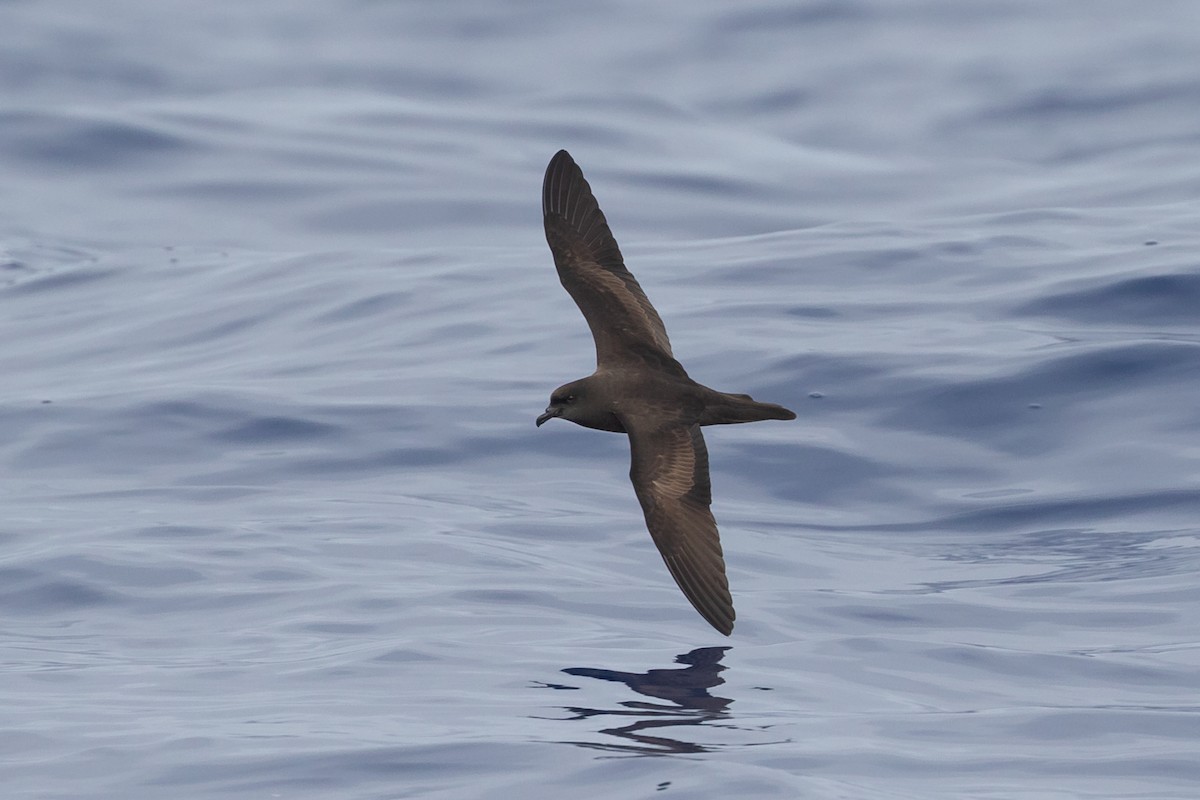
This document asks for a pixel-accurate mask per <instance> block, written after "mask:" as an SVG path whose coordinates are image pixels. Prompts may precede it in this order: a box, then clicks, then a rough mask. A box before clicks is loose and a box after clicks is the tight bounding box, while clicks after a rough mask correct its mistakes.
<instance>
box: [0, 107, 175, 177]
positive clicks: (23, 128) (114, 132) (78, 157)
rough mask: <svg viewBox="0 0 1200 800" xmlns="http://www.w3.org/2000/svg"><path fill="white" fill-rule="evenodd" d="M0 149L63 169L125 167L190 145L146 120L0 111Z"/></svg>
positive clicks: (47, 165) (18, 156)
mask: <svg viewBox="0 0 1200 800" xmlns="http://www.w3.org/2000/svg"><path fill="white" fill-rule="evenodd" d="M0 130H3V131H4V134H3V135H2V136H0V151H3V150H8V151H9V152H10V154H11V155H13V156H15V157H16V158H17V159H18V160H20V161H29V162H40V164H41V165H42V166H45V167H51V168H53V169H55V170H58V171H62V170H68V169H113V168H124V169H127V168H129V167H130V166H132V165H133V164H137V163H145V162H149V161H150V160H152V159H153V158H155V157H157V156H160V155H163V154H166V153H171V152H176V151H180V150H184V149H187V148H189V147H191V146H192V145H191V144H190V143H188V142H187V141H185V140H184V139H182V138H180V137H179V136H176V135H174V134H170V133H166V132H164V131H162V130H158V129H156V128H155V127H153V126H151V125H149V124H147V123H145V122H131V121H126V120H114V119H108V120H100V119H85V118H72V117H65V116H57V115H49V114H40V113H31V112H8V113H0Z"/></svg>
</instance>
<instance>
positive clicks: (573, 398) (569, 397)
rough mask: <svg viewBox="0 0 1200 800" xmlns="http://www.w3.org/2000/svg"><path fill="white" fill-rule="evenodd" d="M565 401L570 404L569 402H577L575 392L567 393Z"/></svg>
mask: <svg viewBox="0 0 1200 800" xmlns="http://www.w3.org/2000/svg"><path fill="white" fill-rule="evenodd" d="M563 402H564V403H568V404H569V403H574V402H575V395H573V394H569V395H567V396H566V397H565V398H564V399H563Z"/></svg>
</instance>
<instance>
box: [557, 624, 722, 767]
mask: <svg viewBox="0 0 1200 800" xmlns="http://www.w3.org/2000/svg"><path fill="white" fill-rule="evenodd" d="M728 649H730V648H728V647H701V648H698V649H696V650H693V651H691V652H690V653H684V654H683V655H681V656H676V658H675V661H676V663H679V664H686V665H687V666H685V667H681V668H675V669H652V670H648V671H647V672H618V671H616V670H611V669H598V668H593V667H572V668H570V669H564V670H563V672H565V673H566V674H568V675H575V676H578V677H583V678H596V679H598V680H602V681H618V682H620V683H623V684H625V685H626V686H628V687H629V688H630V689H632V690H633V691H635V692H637V693H638V694H640V695H645V696H646V697H651V698H655V699H656V700H662V701H666V702H646V701H643V700H626V701H624V702H622V703H620V706H621V707H620V708H610V709H598V708H579V707H574V706H568V707H567V708H566V709H565V710H567V711H569V712H571V713H572V714H573V715H574V716H571V717H568V719H571V720H580V719H591V718H592V717H632V718H634V721H633V722H630V723H629V724H628V725H621V726H620V727H614V728H602V729H601V730H600V733H603V734H606V735H608V736H614V737H617V738H618V739H623V740H625V741H624V742H621V743H617V742H613V743H598V742H581V741H571V742H567V743H569V744H577V745H580V746H581V747H593V748H597V749H601V750H613V751H618V752H627V753H633V754H641V755H669V754H680V753H704V752H707V751H708V749H709V748H707V747H705V746H704V745H700V744H694V743H692V742H684V741H680V740H679V739H674V738H671V737H669V736H666V735H664V734H665V733H668V732H670V731H669V730H668V729H671V728H675V727H677V726H684V725H689V726H690V725H704V724H706V723H711V722H713V721H714V720H720V719H724V718H725V717H726V716H727V713H726V709H727V708H728V707H729V705H730V704H731V703H732V702H733V701H732V700H730V699H729V698H725V697H717V696H715V695H712V694H710V693H709V690H710V689H712V688H714V687H717V686H720V685H721V684H723V683H724V682H725V680H724V679H723V678H721V676H720V673H721V672H722V671H723V670H724V669H725V667H724V666H722V664H721V659H722V658H723V657H724V655H725V651H726V650H728ZM561 688H567V687H561Z"/></svg>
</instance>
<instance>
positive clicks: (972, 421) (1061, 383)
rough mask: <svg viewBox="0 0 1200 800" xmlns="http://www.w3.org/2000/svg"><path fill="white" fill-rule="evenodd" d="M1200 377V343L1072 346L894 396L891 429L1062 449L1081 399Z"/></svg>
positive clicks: (887, 418)
mask: <svg viewBox="0 0 1200 800" xmlns="http://www.w3.org/2000/svg"><path fill="white" fill-rule="evenodd" d="M1198 376H1200V347H1196V346H1194V345H1189V344H1183V343H1176V342H1148V343H1139V344H1121V345H1116V346H1107V347H1093V348H1091V349H1089V350H1087V351H1085V352H1073V351H1068V352H1064V353H1062V354H1057V355H1053V356H1050V357H1047V358H1045V359H1043V360H1040V361H1038V362H1036V363H1033V364H1031V365H1028V366H1026V367H1025V368H1023V369H1021V370H1020V371H1018V372H1016V373H1014V374H1011V375H1007V376H1003V377H993V378H981V379H974V380H961V379H960V380H953V379H950V380H947V381H943V382H938V383H934V384H931V385H929V386H927V387H926V388H923V389H920V390H918V391H916V392H911V391H910V392H906V393H904V395H901V396H900V397H898V398H897V402H896V405H897V408H896V409H895V410H893V411H889V412H887V413H885V414H884V415H883V417H882V422H883V423H884V424H886V425H888V426H894V427H899V428H905V429H913V430H922V431H928V432H932V433H939V434H942V435H952V436H955V437H961V438H964V439H968V440H972V441H981V442H987V443H989V444H990V445H991V446H993V447H997V448H999V449H1003V450H1008V451H1011V452H1014V453H1037V452H1044V451H1046V450H1050V449H1053V448H1054V447H1056V446H1059V445H1060V444H1061V443H1062V441H1063V439H1064V438H1065V437H1067V436H1069V435H1070V426H1071V425H1073V424H1078V422H1079V419H1080V414H1079V412H1080V408H1081V404H1084V403H1086V402H1088V401H1091V400H1095V399H1099V398H1111V397H1114V396H1120V395H1127V394H1130V393H1134V392H1138V391H1150V390H1151V389H1153V388H1154V387H1158V388H1157V389H1155V391H1158V392H1161V391H1163V390H1165V389H1166V387H1169V386H1174V385H1176V384H1191V383H1192V382H1194V381H1195V380H1196V378H1197V377H1198Z"/></svg>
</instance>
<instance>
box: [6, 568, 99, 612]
mask: <svg viewBox="0 0 1200 800" xmlns="http://www.w3.org/2000/svg"><path fill="white" fill-rule="evenodd" d="M119 599H120V598H119V595H117V594H116V593H115V592H113V591H111V590H108V589H106V588H105V587H104V586H102V585H99V584H96V583H94V582H91V581H83V580H78V579H68V578H53V577H49V576H46V575H45V574H44V573H42V572H41V571H38V572H37V573H36V575H32V576H30V577H27V578H26V580H25V581H23V582H21V583H19V584H14V583H8V582H7V581H6V582H5V584H4V586H3V587H2V588H0V608H3V609H4V610H5V612H6V613H11V614H22V615H26V614H28V615H37V614H56V613H61V612H63V611H80V610H83V609H89V608H97V607H100V606H107V605H112V604H113V603H116V602H118V601H119Z"/></svg>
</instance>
